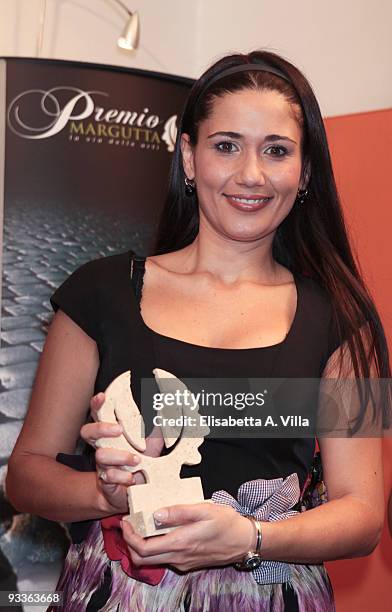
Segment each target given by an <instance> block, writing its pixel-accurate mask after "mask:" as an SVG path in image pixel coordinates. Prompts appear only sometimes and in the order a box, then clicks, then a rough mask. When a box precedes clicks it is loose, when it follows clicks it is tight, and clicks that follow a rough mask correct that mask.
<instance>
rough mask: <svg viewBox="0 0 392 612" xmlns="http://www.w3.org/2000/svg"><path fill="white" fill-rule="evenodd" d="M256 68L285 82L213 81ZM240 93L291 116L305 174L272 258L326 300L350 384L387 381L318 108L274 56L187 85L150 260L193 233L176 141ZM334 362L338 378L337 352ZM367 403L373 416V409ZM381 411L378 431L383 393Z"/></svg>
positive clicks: (229, 60) (215, 68)
mask: <svg viewBox="0 0 392 612" xmlns="http://www.w3.org/2000/svg"><path fill="white" fill-rule="evenodd" d="M258 61H263V62H267V64H268V65H269V66H271V67H275V68H277V69H278V70H280V71H281V72H283V73H284V75H286V76H287V78H288V81H286V80H285V79H283V78H280V77H279V76H276V75H275V74H273V73H270V72H267V71H259V70H257V71H256V70H253V71H252V70H251V69H250V70H248V71H241V72H237V73H235V74H231V75H228V76H225V77H223V78H221V79H219V78H218V77H219V74H220V73H222V72H223V71H225V70H227V69H229V68H232V67H235V66H241V65H244V64H249V63H257V62H258ZM210 81H211V84H209V82H210ZM244 89H251V90H260V91H262V90H272V91H277V92H279V93H281V94H282V95H283V96H284V97H285V98H286V100H287V101H288V102H289V104H290V105H292V106H293V108H294V109H296V110H297V111H299V112H297V113H296V115H297V118H298V121H299V124H300V127H301V129H302V151H301V152H302V176H305V174H304V173H305V172H306V171H307V170H308V171H310V179H309V181H308V185H307V189H308V195H307V197H306V200H305V203H304V205H300V204H299V203H298V201H296V202H295V203H294V206H293V208H292V210H291V211H290V213H289V214H288V216H287V217H286V218H285V219H284V221H283V222H282V223H281V225H280V226H279V227H278V229H277V231H276V233H275V236H274V241H273V255H274V258H275V259H276V260H277V261H278V262H279V263H281V264H282V265H284V266H286V267H287V268H288V269H289V270H291V271H292V272H293V273H300V274H301V273H302V274H306V275H308V276H310V277H312V278H313V279H314V280H315V281H317V282H318V283H319V284H320V285H321V286H322V287H323V288H324V289H325V291H326V292H327V293H328V295H329V297H330V300H331V306H332V317H333V325H334V327H335V329H336V330H337V334H338V337H339V338H340V344H341V346H342V345H343V342H347V346H348V348H349V351H350V356H351V361H352V364H353V369H354V372H355V377H356V378H357V379H368V378H370V377H373V378H374V375H375V372H376V376H377V377H379V378H383V379H389V378H390V374H391V370H390V364H389V355H388V346H387V342H386V338H385V334H384V330H383V327H382V324H381V321H380V317H379V315H378V313H377V310H376V307H375V305H374V302H373V300H372V298H371V296H370V294H369V291H368V289H367V287H366V285H365V283H364V280H363V278H362V276H361V274H360V271H359V265H358V263H357V262H356V261H355V258H354V256H353V252H352V250H351V247H350V243H349V239H348V235H347V229H346V226H345V222H344V218H343V212H342V207H341V203H340V200H339V195H338V192H337V188H336V183H335V178H334V174H333V169H332V163H331V157H330V152H329V148H328V142H327V136H326V132H325V128H324V123H323V119H322V116H321V112H320V108H319V105H318V102H317V100H316V97H315V95H314V93H313V90H312V88H311V86H310V84H309V82H308V81H307V79H306V78H305V76H304V75H303V74H302V73H301V72H300V71H299V70H298V68H296V67H295V66H294V65H293V64H291V63H290V62H289V61H287V60H286V59H284V58H282V57H280V56H279V55H277V54H275V53H272V52H270V51H263V50H259V51H253V52H251V53H249V54H235V55H229V56H226V57H224V58H222V59H220V60H219V61H217V62H216V63H215V64H213V65H212V66H211V67H210V68H209V69H208V70H207V71H206V72H205V73H204V74H203V75H202V76H201V77H200V78H199V79H198V80H197V81H196V82H195V83H194V85H193V87H192V89H191V91H190V94H189V97H188V100H187V102H186V105H185V108H184V111H183V114H182V117H181V121H180V126H179V130H178V135H177V141H176V146H175V150H174V154H173V159H172V166H171V173H170V178H169V189H168V196H167V199H166V203H165V206H164V208H163V211H162V215H161V219H160V223H159V226H158V232H157V238H156V243H155V248H154V254H162V253H168V252H171V251H175V250H178V249H181V248H183V247H185V246H187V245H188V244H190V243H191V242H193V241H194V240H195V238H196V236H197V234H198V230H199V210H198V201H197V194H196V193H195V195H194V196H193V197H192V198H190V197H187V196H186V194H185V189H184V178H185V174H184V170H183V164H182V155H181V148H180V140H181V134H183V133H186V134H189V137H190V142H191V144H192V145H196V144H197V137H198V128H199V125H200V124H201V122H202V121H204V120H205V119H206V118H207V117H208V116H209V114H210V113H211V109H212V106H213V103H214V100H216V98H218V97H221V96H224V95H225V94H227V93H233V92H237V91H241V90H244ZM340 355H341V359H340V374H341V372H342V367H343V366H342V364H343V351H341V353H340ZM371 364H374V367H372V366H371ZM382 387H383V388H385V387H384V385H382ZM363 399H364V401H363V402H362V406H361V412H360V415H359V419H358V423H360V422H361V420H362V419H363V417H364V414H365V410H366V401H367V399H368V394H367V392H365V397H364V398H363ZM379 399H380V398H379ZM373 404H374V405H373V416H375V412H376V405H375V404H376V402H373ZM379 408H380V406H378V409H379ZM381 408H382V410H383V413H382V414H383V423H384V427H385V426H388V424H389V413H390V410H389V393H388V397H384V398H383V401H382V406H381ZM354 431H355V427H354Z"/></svg>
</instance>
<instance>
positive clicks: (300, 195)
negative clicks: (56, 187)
mask: <svg viewBox="0 0 392 612" xmlns="http://www.w3.org/2000/svg"><path fill="white" fill-rule="evenodd" d="M307 195H308V190H307V189H303V190H302V191H301V190H300V189H298V193H297V200H298V204H300V205H302V204H303V203H304V202H305V200H306V196H307Z"/></svg>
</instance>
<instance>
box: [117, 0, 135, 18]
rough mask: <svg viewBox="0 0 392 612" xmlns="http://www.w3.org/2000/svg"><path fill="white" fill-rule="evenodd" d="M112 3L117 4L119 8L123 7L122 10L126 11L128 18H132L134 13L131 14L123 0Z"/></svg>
mask: <svg viewBox="0 0 392 612" xmlns="http://www.w3.org/2000/svg"><path fill="white" fill-rule="evenodd" d="M112 2H115V3H116V4H117V5H118V6H121V8H122V9H123V10H124V11H126V13H127V15H128V17H132V15H133V13H131V11H130V10H129V8H128V7H127V6H126V5H125V4H124V2H121V0H112Z"/></svg>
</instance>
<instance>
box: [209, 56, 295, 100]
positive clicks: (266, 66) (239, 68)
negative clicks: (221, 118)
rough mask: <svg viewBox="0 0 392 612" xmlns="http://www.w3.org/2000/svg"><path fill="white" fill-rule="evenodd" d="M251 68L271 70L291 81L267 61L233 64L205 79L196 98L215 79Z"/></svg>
mask: <svg viewBox="0 0 392 612" xmlns="http://www.w3.org/2000/svg"><path fill="white" fill-rule="evenodd" d="M252 70H258V71H260V72H261V71H262V72H271V73H272V74H275V75H276V76H278V77H280V78H281V79H284V80H285V81H287V82H288V83H291V84H292V81H291V79H290V78H289V77H288V76H287V74H284V72H282V71H281V70H280V69H279V68H275V67H274V66H270V64H267V62H263V61H260V62H257V63H253V64H241V65H240V66H233V67H232V68H227V69H226V70H223V71H222V72H220V73H219V74H216V75H215V76H214V77H212V79H210V80H209V81H207V83H206V84H205V85H204V87H203V89H202V90H201V92H200V93H199V95H198V98H200V97H201V96H202V95H203V94H204V92H205V91H206V90H207V89H209V88H210V87H211V85H213V84H214V83H216V81H220V80H221V79H224V78H225V77H227V76H230V75H232V74H237V73H238V72H251V71H252Z"/></svg>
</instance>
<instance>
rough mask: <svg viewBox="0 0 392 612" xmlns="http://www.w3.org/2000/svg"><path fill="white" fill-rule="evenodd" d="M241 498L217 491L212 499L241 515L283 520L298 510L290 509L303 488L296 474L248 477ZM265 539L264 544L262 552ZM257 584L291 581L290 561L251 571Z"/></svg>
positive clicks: (263, 566)
mask: <svg viewBox="0 0 392 612" xmlns="http://www.w3.org/2000/svg"><path fill="white" fill-rule="evenodd" d="M237 497H238V499H235V498H234V497H232V496H231V495H230V493H227V491H215V492H214V493H213V494H212V497H211V499H212V501H213V502H215V503H217V504H224V505H226V506H231V507H232V508H234V510H236V511H237V512H239V513H240V514H242V516H249V515H251V516H254V517H255V518H256V519H257V520H259V521H282V520H284V519H288V518H290V517H292V516H295V515H296V514H299V513H298V512H296V511H294V510H290V508H292V507H293V506H294V505H295V504H296V503H297V502H298V500H299V497H300V488H299V481H298V476H297V474H296V473H293V474H290V476H287V478H275V479H271V480H265V479H262V478H259V479H258V480H249V482H244V484H242V485H241V486H240V488H239V489H238V496H237ZM262 554H263V542H262V543H261V555H262ZM252 573H253V577H254V579H255V580H256V582H257V583H258V584H275V583H282V582H287V581H288V580H290V575H291V570H290V565H289V564H288V563H282V562H280V561H263V562H262V563H261V565H260V567H258V568H257V569H255V570H253V571H252Z"/></svg>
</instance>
